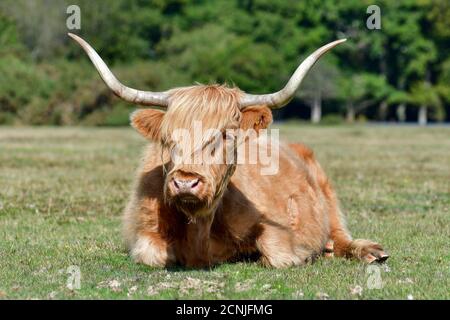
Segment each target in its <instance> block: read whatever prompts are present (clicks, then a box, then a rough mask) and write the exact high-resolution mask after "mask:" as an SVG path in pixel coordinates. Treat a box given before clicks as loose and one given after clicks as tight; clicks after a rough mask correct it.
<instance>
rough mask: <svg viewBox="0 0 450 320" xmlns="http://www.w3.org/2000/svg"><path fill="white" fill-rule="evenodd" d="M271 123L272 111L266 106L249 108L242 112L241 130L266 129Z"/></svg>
mask: <svg viewBox="0 0 450 320" xmlns="http://www.w3.org/2000/svg"><path fill="white" fill-rule="evenodd" d="M271 123H272V111H270V109H269V108H268V107H266V106H251V107H247V108H245V109H244V110H243V111H242V119H241V129H244V130H248V129H254V130H256V131H259V130H261V129H266V128H267V127H268V126H269V125H270V124H271Z"/></svg>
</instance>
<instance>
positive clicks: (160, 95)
mask: <svg viewBox="0 0 450 320" xmlns="http://www.w3.org/2000/svg"><path fill="white" fill-rule="evenodd" d="M68 35H69V36H70V37H71V38H72V39H74V40H75V41H76V42H78V44H79V45H80V46H81V47H82V48H83V49H84V51H85V52H86V53H87V55H88V56H89V58H90V59H91V61H92V63H93V64H94V66H95V68H96V69H97V71H98V73H99V74H100V76H101V77H102V79H103V81H104V82H105V84H106V85H107V86H108V87H109V88H110V89H111V90H112V91H113V92H114V94H115V95H116V96H118V97H119V98H122V99H123V100H125V101H128V102H131V103H135V104H140V105H146V106H161V107H167V105H168V103H169V101H168V94H167V92H151V91H141V90H136V89H133V88H129V87H127V86H125V85H123V84H122V83H120V81H119V80H117V78H116V77H115V76H114V75H113V73H112V72H111V70H109V68H108V66H107V65H106V64H105V62H103V60H102V58H100V56H99V55H98V54H97V52H95V50H94V49H93V48H92V47H91V46H90V45H89V44H88V43H87V42H86V41H84V40H83V39H81V38H80V37H79V36H77V35H75V34H72V33H69V34H68Z"/></svg>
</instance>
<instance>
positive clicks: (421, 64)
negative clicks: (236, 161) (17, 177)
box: [0, 0, 450, 125]
mask: <svg viewBox="0 0 450 320" xmlns="http://www.w3.org/2000/svg"><path fill="white" fill-rule="evenodd" d="M71 4H76V5H78V6H79V7H80V8H81V30H76V31H75V33H77V34H79V35H81V36H82V37H83V38H84V39H86V40H87V41H88V42H89V43H90V44H91V45H92V46H93V47H94V48H95V49H96V50H97V51H98V52H99V54H100V55H101V56H102V57H103V59H104V60H105V61H106V62H107V64H108V65H109V66H110V67H111V68H112V69H113V71H114V73H115V74H116V75H117V77H118V78H119V79H120V80H121V81H122V82H124V83H125V84H127V85H129V86H132V87H136V88H139V89H143V90H166V89H169V88H172V87H175V86H186V85H191V84H193V83H195V82H200V83H214V82H219V83H228V84H230V85H236V86H239V87H240V88H241V89H243V90H244V91H248V92H251V93H264V92H268V91H274V90H278V89H280V88H281V87H282V86H284V84H285V83H286V81H287V80H288V79H289V77H290V75H291V74H292V72H293V71H294V70H295V68H296V67H297V66H298V64H299V62H300V61H301V60H302V59H303V58H305V57H306V56H307V55H308V54H309V53H311V52H312V51H313V50H315V49H316V48H318V47H319V46H321V45H323V44H326V43H328V42H330V41H333V40H336V39H338V38H343V37H347V38H348V39H349V41H347V42H346V43H345V44H344V45H341V46H339V47H337V48H336V49H334V50H333V51H332V52H330V53H329V54H327V56H326V57H324V58H323V59H322V60H321V61H320V62H319V63H318V64H316V66H315V67H314V68H313V70H312V71H311V72H310V74H309V75H308V76H307V78H306V79H305V81H304V83H303V85H302V87H301V89H300V90H299V91H298V94H297V96H296V97H295V99H294V100H293V101H292V102H291V103H290V104H289V106H288V107H286V108H283V109H281V110H280V111H277V113H276V114H275V116H276V118H277V119H287V118H304V119H310V120H311V121H312V122H315V123H317V122H320V121H321V120H323V122H324V123H339V122H340V121H343V120H344V119H345V120H346V121H348V122H353V121H358V120H370V121H399V122H404V121H408V122H416V121H418V122H419V123H421V124H425V123H427V122H429V121H433V122H434V121H449V120H450V55H449V49H450V46H449V43H450V42H449V41H450V2H449V1H447V0H434V1H432V0H398V1H389V0H385V1H377V3H376V4H377V5H378V6H379V7H380V8H381V30H369V29H368V28H367V27H366V20H367V18H368V17H369V15H370V14H367V13H366V10H367V7H368V6H369V5H371V4H374V3H373V1H361V0H345V1H334V0H320V1H319V0H309V1H273V0H216V1H207V0H154V1H145V0H114V1H92V0H73V1H66V0H34V1H29V0H2V1H1V2H0V124H32V125H44V124H46V125H77V124H84V125H126V124H128V115H129V112H130V111H131V110H132V109H134V108H136V106H132V105H130V104H126V103H124V102H122V101H120V100H119V99H118V98H116V97H114V96H113V95H112V94H111V92H109V90H107V88H106V86H105V85H104V84H103V83H102V81H101V79H100V77H99V76H98V75H97V73H96V71H95V69H94V67H93V66H92V65H91V63H90V62H89V60H88V58H87V57H86V55H85V54H84V52H82V50H81V49H80V48H79V46H78V45H77V44H76V43H74V42H73V41H71V40H70V39H69V38H68V37H67V32H68V30H67V27H66V19H67V18H68V16H69V15H68V14H67V13H66V9H67V7H68V6H69V5H71Z"/></svg>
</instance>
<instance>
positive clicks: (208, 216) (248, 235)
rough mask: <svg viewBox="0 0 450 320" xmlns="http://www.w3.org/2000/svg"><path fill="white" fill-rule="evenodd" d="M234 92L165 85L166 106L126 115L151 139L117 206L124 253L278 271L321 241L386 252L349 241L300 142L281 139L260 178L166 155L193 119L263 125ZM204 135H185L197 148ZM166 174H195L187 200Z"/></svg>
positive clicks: (141, 258)
mask: <svg viewBox="0 0 450 320" xmlns="http://www.w3.org/2000/svg"><path fill="white" fill-rule="evenodd" d="M240 94H241V92H240V91H239V90H238V89H234V88H227V87H225V86H218V85H214V86H201V85H199V86H194V87H189V88H181V89H174V90H172V92H171V98H170V103H169V107H168V110H167V112H166V113H163V112H161V111H156V110H140V111H137V112H135V113H134V114H133V116H132V124H133V126H134V127H135V128H136V129H137V131H138V132H139V133H140V134H142V135H143V136H145V137H146V138H147V139H149V140H150V141H152V142H151V143H150V144H149V146H148V147H147V148H146V151H145V154H144V157H143V161H142V165H141V167H140V169H139V170H138V176H137V179H136V184H135V188H134V191H133V193H132V195H131V199H130V201H129V204H128V206H127V208H126V210H125V213H124V236H125V239H126V243H127V246H128V248H129V250H130V253H131V256H132V257H133V259H134V260H135V261H136V262H140V263H144V264H147V265H151V266H168V265H173V264H181V265H184V266H188V267H205V266H211V265H214V264H217V263H222V262H226V261H234V260H237V259H241V258H242V257H250V256H251V257H255V256H256V257H259V258H260V261H261V262H262V263H264V264H265V265H267V266H272V267H277V268H278V267H288V266H292V265H301V264H304V263H306V262H307V261H310V260H311V259H313V258H314V257H316V256H317V255H320V254H321V253H322V252H323V251H324V249H325V248H326V247H327V248H328V249H329V250H330V241H332V242H333V244H334V252H335V255H337V256H343V257H348V258H351V257H355V258H358V259H361V260H364V261H367V262H372V261H377V260H378V261H381V260H384V259H386V258H387V255H386V254H385V253H384V252H383V249H382V248H381V247H380V246H379V245H378V244H376V243H373V242H370V241H368V240H352V239H351V237H350V234H349V233H348V231H347V230H346V228H345V225H344V218H343V215H342V214H341V211H340V209H339V206H338V202H337V198H336V195H335V193H334V190H333V188H332V186H331V184H330V183H329V181H328V179H327V177H326V175H325V173H324V172H323V170H322V169H321V167H320V165H319V164H318V162H317V161H316V160H315V158H314V155H313V153H312V151H311V150H310V149H308V148H307V147H305V146H304V145H301V144H290V145H288V144H281V146H280V156H279V171H278V174H276V175H260V169H261V164H260V163H257V164H253V165H252V164H238V165H236V164H206V163H202V164H183V163H182V164H175V163H173V161H171V157H170V150H171V148H172V147H173V145H174V144H175V142H174V141H173V140H172V137H171V133H172V132H173V131H174V130H176V129H179V128H185V129H187V130H188V131H189V130H192V127H193V123H194V121H201V122H202V124H203V127H205V128H218V129H220V130H221V131H224V130H225V129H230V128H242V129H256V130H261V129H264V128H267V126H268V125H269V124H270V123H271V121H272V115H271V111H270V110H269V109H268V108H267V107H264V106H254V107H249V108H246V109H245V110H243V111H241V110H240V109H239V105H238V101H239V96H240ZM208 139H209V137H205V136H201V137H200V138H197V139H194V140H193V141H190V142H191V143H192V144H193V145H195V146H197V147H198V148H197V149H196V150H200V151H199V152H205V151H204V146H205V143H207V142H208ZM245 143H249V140H247V141H246V142H245ZM174 179H197V180H198V183H199V184H200V186H201V188H200V191H199V192H198V193H197V194H196V196H195V199H191V198H187V199H185V198H180V197H179V196H178V195H177V194H175V193H174V191H173V187H171V183H172V181H173V180H174ZM197 180H196V181H197Z"/></svg>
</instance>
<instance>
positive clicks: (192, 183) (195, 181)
mask: <svg viewBox="0 0 450 320" xmlns="http://www.w3.org/2000/svg"><path fill="white" fill-rule="evenodd" d="M172 184H173V186H174V187H175V188H174V189H175V190H176V191H177V192H178V193H182V192H190V193H195V190H196V189H197V188H198V186H199V184H200V179H199V178H184V179H180V178H173V179H172Z"/></svg>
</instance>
